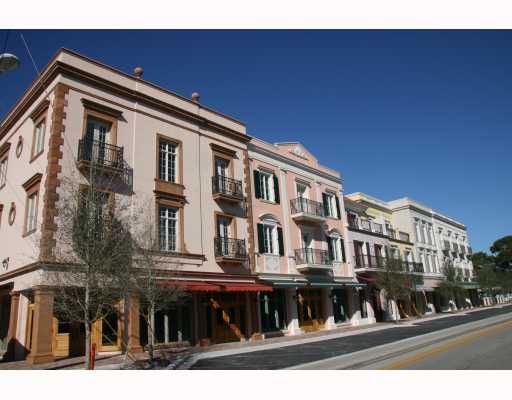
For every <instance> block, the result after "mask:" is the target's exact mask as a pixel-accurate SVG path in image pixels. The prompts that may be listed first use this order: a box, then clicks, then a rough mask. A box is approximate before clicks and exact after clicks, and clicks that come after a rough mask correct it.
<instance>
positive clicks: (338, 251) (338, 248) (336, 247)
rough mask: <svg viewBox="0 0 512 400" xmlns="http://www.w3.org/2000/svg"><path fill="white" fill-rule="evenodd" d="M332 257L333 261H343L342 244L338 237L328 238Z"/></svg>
mask: <svg viewBox="0 0 512 400" xmlns="http://www.w3.org/2000/svg"><path fill="white" fill-rule="evenodd" d="M329 239H330V241H331V248H332V257H333V260H334V261H343V259H344V257H343V251H342V243H341V239H340V238H339V237H330V238H329Z"/></svg>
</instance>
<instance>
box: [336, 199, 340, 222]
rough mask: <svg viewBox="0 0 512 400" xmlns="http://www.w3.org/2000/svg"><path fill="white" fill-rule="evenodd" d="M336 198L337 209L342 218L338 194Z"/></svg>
mask: <svg viewBox="0 0 512 400" xmlns="http://www.w3.org/2000/svg"><path fill="white" fill-rule="evenodd" d="M335 199H336V211H338V219H341V212H340V200H339V199H338V196H336V197H335Z"/></svg>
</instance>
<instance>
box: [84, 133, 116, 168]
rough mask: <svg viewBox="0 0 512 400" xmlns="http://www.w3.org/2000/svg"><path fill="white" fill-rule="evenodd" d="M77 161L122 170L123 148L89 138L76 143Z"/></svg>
mask: <svg viewBox="0 0 512 400" xmlns="http://www.w3.org/2000/svg"><path fill="white" fill-rule="evenodd" d="M78 161H79V162H80V161H87V162H90V163H91V164H94V165H96V166H102V167H109V168H115V169H123V168H124V159H123V148H122V147H118V146H114V145H113V144H109V143H105V142H102V141H99V140H93V139H90V138H83V139H80V141H79V142H78Z"/></svg>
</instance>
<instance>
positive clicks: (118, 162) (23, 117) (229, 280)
mask: <svg viewBox="0 0 512 400" xmlns="http://www.w3.org/2000/svg"><path fill="white" fill-rule="evenodd" d="M142 74H143V71H142V69H141V68H136V69H135V70H134V74H133V75H129V74H126V73H124V72H121V71H119V70H116V69H114V68H112V67H109V66H106V65H104V64H101V63H99V62H97V61H94V60H91V59H89V58H86V57H84V56H82V55H79V54H76V53H74V52H72V51H70V50H66V49H61V50H60V51H59V52H58V53H57V54H56V55H55V57H54V58H53V59H52V60H51V61H50V62H49V64H48V65H47V66H46V67H45V68H44V70H43V71H42V72H41V74H40V75H39V77H38V78H37V79H36V81H34V83H33V84H32V85H31V86H30V87H29V88H28V89H27V90H26V92H25V93H24V94H23V96H22V97H21V99H20V100H19V101H18V102H17V103H16V105H15V106H14V107H13V109H12V110H11V111H10V112H9V113H8V114H7V115H6V117H5V118H4V120H3V121H2V123H1V125H0V344H1V345H2V346H4V347H5V346H6V347H7V357H8V358H11V359H23V358H27V360H28V361H29V362H30V363H43V362H47V361H51V360H54V359H55V358H58V357H67V356H74V355H79V354H83V353H84V349H83V335H84V329H83V325H82V324H79V323H73V322H71V323H70V322H68V321H65V320H64V319H63V318H62V317H61V316H60V315H59V314H58V313H57V312H56V308H55V307H54V304H55V302H56V301H58V300H59V298H58V291H56V290H55V286H53V287H52V284H51V281H50V280H49V279H48V277H49V276H50V275H51V274H53V273H56V271H65V270H66V268H73V267H72V266H71V265H69V263H68V264H66V263H65V262H63V261H62V258H61V257H60V254H59V253H60V250H61V249H62V247H63V243H62V241H61V239H60V237H59V232H61V229H62V226H63V224H64V222H65V221H63V220H61V219H60V214H59V213H60V210H62V208H63V206H64V204H65V202H66V201H67V198H68V195H69V192H68V188H69V187H68V186H66V183H71V184H73V185H75V186H78V187H79V188H81V189H80V190H82V189H83V188H90V187H91V185H92V182H96V178H95V174H99V176H101V179H100V181H102V182H103V181H105V182H109V185H106V186H104V187H97V186H96V184H95V187H96V189H97V192H98V194H97V195H98V196H99V197H101V198H102V199H104V201H105V204H107V203H108V204H120V203H123V202H124V203H126V204H129V210H131V212H132V213H133V215H135V214H141V215H143V216H145V217H148V219H149V220H151V221H152V223H151V224H149V227H150V228H151V227H153V228H154V231H155V235H156V238H157V239H156V240H157V244H156V246H157V248H156V250H155V252H156V253H157V255H158V259H159V264H158V268H157V272H156V275H157V278H158V280H159V282H161V283H162V284H164V285H166V284H168V285H179V286H182V287H184V288H185V289H186V291H187V293H189V296H188V298H187V300H186V301H184V302H181V303H180V304H177V305H175V306H173V307H169V308H168V309H165V310H161V311H157V312H154V311H153V312H151V316H150V318H151V321H152V322H153V326H154V333H155V339H156V342H157V344H160V345H170V344H174V343H176V342H177V343H184V342H187V343H190V344H192V345H209V344H214V343H223V342H229V341H246V340H256V339H261V338H262V337H272V336H276V335H295V334H300V333H302V332H309V331H317V330H328V329H333V328H336V327H338V326H343V325H358V324H364V323H373V322H375V321H380V320H385V319H389V318H390V316H389V312H388V310H387V305H386V301H385V298H384V296H383V293H381V292H380V291H379V290H378V288H377V287H376V285H375V281H376V273H377V271H378V270H379V268H381V267H382V265H383V262H384V261H385V260H386V259H387V258H388V257H394V258H401V259H402V260H404V262H406V263H407V265H408V266H411V268H416V269H415V270H414V272H415V273H421V274H422V275H424V277H425V284H424V285H423V286H422V288H419V289H421V290H423V291H430V290H433V288H435V287H436V284H437V283H438V282H440V281H441V280H442V279H443V275H442V268H441V265H442V262H444V261H445V260H448V259H449V260H451V262H453V264H454V266H455V267H456V268H457V271H458V273H459V274H460V276H461V277H462V280H463V281H464V282H465V283H466V284H467V285H471V284H473V283H472V278H473V272H472V265H471V262H470V261H469V259H468V254H471V248H470V247H469V242H468V238H467V232H466V227H465V226H464V225H463V224H461V223H459V222H457V221H455V220H452V219H450V218H448V217H446V216H443V215H441V214H439V213H437V212H435V211H433V210H431V209H428V208H426V207H424V206H421V205H419V204H417V203H415V202H413V201H410V200H408V199H400V200H396V201H393V202H389V203H386V202H383V201H381V200H378V199H375V198H372V197H370V196H368V195H364V194H362V193H356V194H353V195H350V196H347V197H344V196H343V185H342V180H341V174H340V173H339V172H338V171H335V170H333V169H330V168H327V167H325V166H323V165H321V164H320V163H319V161H318V160H317V158H316V157H314V156H313V155H312V154H311V153H310V152H309V151H308V150H307V149H306V148H305V147H304V146H302V145H301V144H299V143H296V142H286V143H276V144H269V143H266V142H264V141H262V140H259V139H256V138H253V137H251V136H249V135H248V134H247V132H246V127H245V125H244V124H243V123H242V122H240V121H238V120H236V119H234V118H232V117H230V116H227V115H224V114H222V113H219V112H217V111H215V110H212V109H210V108H208V107H206V106H204V105H203V104H202V103H201V102H200V98H199V95H198V94H197V93H194V94H193V95H192V97H191V98H190V99H188V98H184V97H182V96H179V95H177V94H175V93H173V92H170V91H168V90H166V89H163V88H160V87H158V86H156V85H154V84H152V83H150V82H148V81H145V80H143V79H142ZM96 189H95V190H96ZM423 268H424V269H423ZM468 288H469V286H468ZM425 296H426V295H425ZM437 302H438V301H437ZM429 303H430V304H434V303H436V299H434V298H433V297H429ZM436 304H437V303H436ZM140 307H142V306H141V304H140V302H139V300H138V299H137V297H136V296H131V297H129V298H126V299H123V300H122V301H120V302H119V304H118V305H116V306H115V307H113V308H112V310H111V312H110V313H109V314H108V315H107V316H105V317H104V318H102V319H99V320H97V321H96V322H95V323H94V326H93V336H92V340H93V343H94V344H95V345H96V348H97V350H98V351H99V352H102V351H118V350H121V349H129V350H132V351H139V350H140V349H141V346H142V345H144V344H146V343H147V335H148V327H147V324H146V323H145V320H144V319H141V317H140V312H139V311H140ZM405 307H406V308H407V307H409V306H408V305H407V304H406V305H405ZM409 308H410V307H409ZM432 308H436V309H437V308H438V307H437V305H436V306H434V305H432ZM0 350H2V348H1V347H0Z"/></svg>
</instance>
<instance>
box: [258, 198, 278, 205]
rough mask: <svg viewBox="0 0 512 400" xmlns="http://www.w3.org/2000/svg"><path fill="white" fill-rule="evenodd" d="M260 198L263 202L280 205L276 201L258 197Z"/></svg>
mask: <svg viewBox="0 0 512 400" xmlns="http://www.w3.org/2000/svg"><path fill="white" fill-rule="evenodd" d="M258 200H260V201H261V202H263V203H267V204H273V205H278V203H276V202H275V201H271V200H265V199H258Z"/></svg>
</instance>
